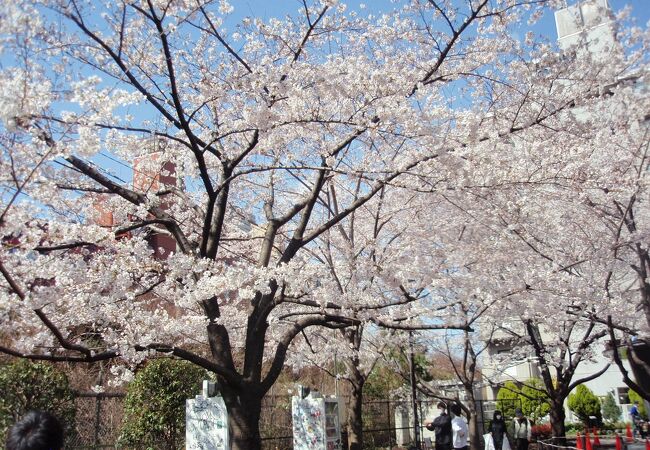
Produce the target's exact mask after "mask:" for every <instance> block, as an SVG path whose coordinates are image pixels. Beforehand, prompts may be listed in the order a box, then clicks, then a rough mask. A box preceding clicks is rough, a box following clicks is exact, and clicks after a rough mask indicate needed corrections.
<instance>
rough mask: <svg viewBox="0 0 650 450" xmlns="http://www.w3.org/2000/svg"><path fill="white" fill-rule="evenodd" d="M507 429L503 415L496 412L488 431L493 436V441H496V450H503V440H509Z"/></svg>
mask: <svg viewBox="0 0 650 450" xmlns="http://www.w3.org/2000/svg"><path fill="white" fill-rule="evenodd" d="M506 428H507V425H506V421H505V420H503V414H501V411H499V410H496V411H494V416H492V422H491V423H490V427H489V428H488V431H489V432H490V434H491V435H492V440H493V441H494V450H502V448H503V440H504V439H507V434H506Z"/></svg>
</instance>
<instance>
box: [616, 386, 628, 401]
mask: <svg viewBox="0 0 650 450" xmlns="http://www.w3.org/2000/svg"><path fill="white" fill-rule="evenodd" d="M629 391H630V388H629V387H627V386H626V387H620V388H616V395H617V396H618V403H619V405H629V404H630V396H629V395H628V394H629Z"/></svg>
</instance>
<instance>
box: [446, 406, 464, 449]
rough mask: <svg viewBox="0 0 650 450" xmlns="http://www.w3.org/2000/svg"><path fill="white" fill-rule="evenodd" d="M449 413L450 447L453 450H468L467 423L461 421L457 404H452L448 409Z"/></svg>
mask: <svg viewBox="0 0 650 450" xmlns="http://www.w3.org/2000/svg"><path fill="white" fill-rule="evenodd" d="M449 411H450V412H451V415H452V419H451V432H452V445H453V447H454V450H468V448H469V447H468V446H467V436H468V434H469V433H468V430H467V422H465V419H463V416H462V411H461V409H460V405H459V404H458V403H454V404H453V405H451V406H450V407H449Z"/></svg>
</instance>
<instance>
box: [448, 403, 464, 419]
mask: <svg viewBox="0 0 650 450" xmlns="http://www.w3.org/2000/svg"><path fill="white" fill-rule="evenodd" d="M449 411H451V412H452V414H454V415H455V416H460V415H461V414H462V410H461V407H460V405H459V404H458V403H452V404H451V405H450V406H449Z"/></svg>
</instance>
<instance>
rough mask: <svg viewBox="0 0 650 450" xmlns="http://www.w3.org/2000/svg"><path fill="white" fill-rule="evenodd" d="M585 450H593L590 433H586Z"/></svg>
mask: <svg viewBox="0 0 650 450" xmlns="http://www.w3.org/2000/svg"><path fill="white" fill-rule="evenodd" d="M585 450H593V447H592V446H591V439H589V432H588V431H587V432H586V433H585Z"/></svg>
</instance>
